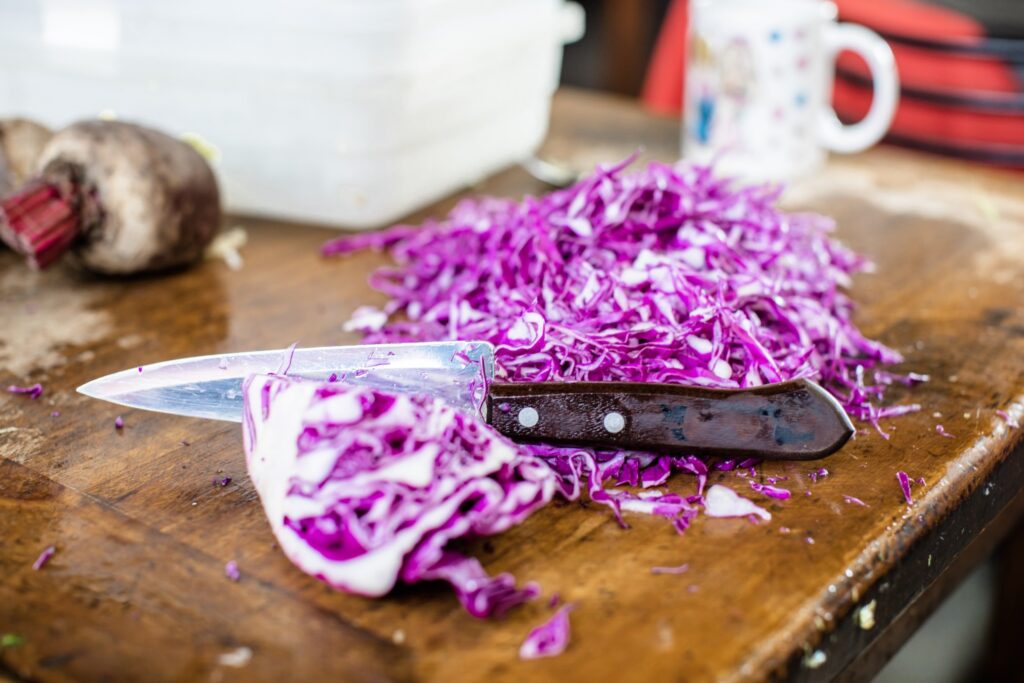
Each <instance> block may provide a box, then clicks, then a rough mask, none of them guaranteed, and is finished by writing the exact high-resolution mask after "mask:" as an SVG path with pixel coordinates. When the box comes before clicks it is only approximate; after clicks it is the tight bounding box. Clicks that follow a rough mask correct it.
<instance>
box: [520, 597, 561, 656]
mask: <svg viewBox="0 0 1024 683" xmlns="http://www.w3.org/2000/svg"><path fill="white" fill-rule="evenodd" d="M573 607H574V605H572V604H568V605H563V606H562V607H560V608H559V609H558V611H557V612H555V614H554V615H553V616H552V617H551V618H550V619H549V620H548V621H546V622H545V623H543V624H541V625H540V626H537V627H536V628H534V629H533V630H531V631H530V633H529V634H527V636H526V640H524V641H523V644H522V646H521V647H520V648H519V658H520V659H540V658H541V657H554V656H556V655H560V654H562V653H563V652H564V651H565V648H566V646H568V645H569V612H571V611H572V609H573Z"/></svg>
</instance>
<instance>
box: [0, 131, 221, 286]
mask: <svg viewBox="0 0 1024 683" xmlns="http://www.w3.org/2000/svg"><path fill="white" fill-rule="evenodd" d="M0 210H2V212H3V215H2V216H0V218H2V220H0V237H2V238H3V239H4V241H5V242H7V243H8V244H9V245H10V246H11V247H12V248H14V249H15V250H16V251H18V252H19V253H22V254H23V255H25V257H26V258H27V260H28V262H29V264H30V265H33V266H35V267H38V268H45V267H46V266H48V265H50V264H51V263H53V262H54V261H55V260H56V259H57V258H58V257H59V256H60V255H61V254H62V253H63V252H64V251H70V252H71V253H72V255H73V256H74V259H75V261H76V262H77V263H78V264H80V265H81V266H83V267H84V268H86V269H88V270H91V271H93V272H96V273H102V274H107V275H127V274H131V273H140V272H150V271H158V270H165V269H168V268H174V267H179V266H183V265H186V264H189V263H193V262H195V261H197V260H198V259H199V258H200V257H201V256H202V253H203V249H204V247H205V246H206V245H207V244H208V243H209V242H210V240H211V239H213V236H214V234H215V233H216V231H217V228H218V226H219V224H220V193H219V190H218V188H217V182H216V179H215V178H214V175H213V172H212V170H211V169H210V167H209V165H208V164H207V163H206V160H205V159H203V157H202V156H201V155H200V154H199V153H198V152H196V151H195V150H194V149H193V148H192V147H190V146H189V145H188V144H186V143H184V142H182V141H180V140H176V139H174V138H172V137H169V136H167V135H164V134H163V133H160V132H158V131H155V130H152V129H150V128H144V127H142V126H138V125H135V124H131V123H125V122H120V121H83V122H80V123H76V124H73V125H71V126H69V127H68V128H65V129H63V130H61V131H60V132H58V133H57V134H56V135H54V136H53V138H52V139H51V140H50V141H49V142H48V143H47V144H46V146H45V147H44V148H43V150H42V152H41V153H40V158H39V160H38V162H37V164H36V174H35V177H34V178H33V179H32V180H30V181H28V183H27V184H25V185H24V186H23V187H22V188H21V189H20V190H19V191H18V192H16V193H15V194H14V195H12V196H10V197H8V198H7V199H6V200H4V201H3V202H2V203H0Z"/></svg>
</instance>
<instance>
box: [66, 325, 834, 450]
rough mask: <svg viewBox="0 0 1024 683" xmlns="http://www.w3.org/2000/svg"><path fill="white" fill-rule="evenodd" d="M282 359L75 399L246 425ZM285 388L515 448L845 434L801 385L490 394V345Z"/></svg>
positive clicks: (425, 347) (303, 353) (268, 355)
mask: <svg viewBox="0 0 1024 683" xmlns="http://www.w3.org/2000/svg"><path fill="white" fill-rule="evenodd" d="M288 353H289V351H288V350H274V351H255V352H251V353H228V354H222V355H215V356H199V357H195V358H183V359H179V360H170V361H165V362H162V363H155V364H152V365H144V366H141V367H137V368H131V369H129V370H124V371H122V372H117V373H114V374H112V375H107V376H106V377H101V378H100V379H96V380H93V381H92V382H89V383H88V384H85V385H83V386H81V387H79V388H78V390H79V391H80V392H81V393H83V394H86V395H87V396H92V397H94V398H99V399H103V400H106V401H110V402H113V403H118V404H121V405H125V406H129V407H132V408H144V409H146V410H154V411H159V412H164V413H173V414H176V415H187V416H192V417H205V418H212V419H215V420H231V421H235V422H239V421H241V419H242V381H243V380H244V379H245V378H246V377H247V376H249V375H251V374H265V373H274V372H279V371H280V370H281V365H282V358H284V357H286V356H287V354H288ZM287 374H288V376H290V377H301V378H309V379H317V380H322V381H340V382H346V383H349V384H359V385H366V386H372V387H374V388H378V389H385V390H389V391H400V392H407V393H409V392H412V393H424V394H430V395H432V396H436V397H438V398H441V399H442V400H444V401H445V402H446V403H448V404H449V405H451V406H453V407H455V408H460V409H462V410H468V411H476V412H478V413H479V414H481V415H482V416H483V418H484V419H485V420H487V422H489V423H490V424H491V425H493V426H494V428H495V429H497V430H498V431H499V432H501V433H502V434H505V435H506V436H508V437H509V438H511V439H512V440H514V441H520V442H528V443H531V442H532V443H535V442H542V443H550V444H556V445H565V446H591V447H594V448H606V449H625V450H635V451H642V452H659V453H669V454H673V453H677V454H684V453H693V454H704V455H721V456H743V457H759V458H770V459H793V460H807V459H812V458H820V457H823V456H826V455H829V454H830V453H834V452H835V451H837V450H838V449H839V448H841V447H842V446H843V444H844V443H846V441H847V439H849V438H850V436H851V435H852V434H853V425H852V424H851V423H850V419H849V417H847V415H846V412H845V411H844V410H843V408H842V406H840V405H839V403H838V402H837V401H836V400H835V398H833V397H832V395H831V394H829V393H828V392H827V391H825V390H824V389H822V388H821V387H820V386H818V385H817V384H815V383H814V382H811V381H810V380H806V379H798V380H793V381H789V382H781V383H778V384H767V385H764V386H760V387H753V388H749V389H710V388H705V387H698V386H686V385H678V384H653V383H643V382H535V383H530V382H516V383H504V382H495V381H493V378H494V348H493V347H492V346H491V345H490V344H488V343H486V342H431V343H418V344H382V345H363V346H330V347H321V348H300V349H294V353H293V355H292V356H291V360H290V364H289V365H288V369H287Z"/></svg>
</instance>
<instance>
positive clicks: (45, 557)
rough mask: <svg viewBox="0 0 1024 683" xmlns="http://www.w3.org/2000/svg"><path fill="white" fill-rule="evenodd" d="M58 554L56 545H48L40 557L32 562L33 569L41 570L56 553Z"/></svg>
mask: <svg viewBox="0 0 1024 683" xmlns="http://www.w3.org/2000/svg"><path fill="white" fill-rule="evenodd" d="M56 554H57V548H56V547H55V546H52V545H51V546H47V547H46V548H45V549H44V550H43V552H41V553H39V557H37V558H36V561H35V562H33V563H32V569H35V570H36V571H39V570H40V569H42V568H43V567H45V566H46V563H47V562H49V561H50V558H52V557H53V556H54V555H56Z"/></svg>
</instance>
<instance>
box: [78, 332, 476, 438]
mask: <svg viewBox="0 0 1024 683" xmlns="http://www.w3.org/2000/svg"><path fill="white" fill-rule="evenodd" d="M288 353H289V350H288V349H277V350H272V351H252V352H247V353H226V354H218V355H212V356H196V357H193V358H180V359H177V360H169V361H164V362H161V363H153V364H150V365H142V366H139V367H136V368H131V369H128V370H122V371H121V372H115V373H114V374H112V375H107V376H106V377H100V378H99V379H95V380H93V381H91V382H88V383H87V384H83V385H82V386H80V387H78V391H79V392H80V393H82V394H85V395H86V396H91V397H92V398H98V399H101V400H104V401H109V402H111V403H117V404H119V405H123V406H128V407H130V408H142V409H145V410H152V411H156V412H161V413H171V414H174V415H185V416H190V417H203V418H208V419H213V420H226V421H229V422H241V420H242V382H243V380H245V378H246V377H248V376H249V375H251V374H264V373H272V372H275V371H277V370H278V368H279V367H281V364H282V360H283V359H285V358H286V357H287V354H288ZM288 375H289V376H290V377H305V378H309V379H318V380H328V379H330V377H331V375H336V379H337V380H338V381H343V382H345V383H347V384H360V385H365V386H372V387H374V388H378V389H386V390H389V391H401V392H406V393H425V394H430V395H432V396H436V397H438V398H441V399H443V400H444V401H445V402H446V403H448V404H449V405H451V406H453V407H455V408H460V409H462V410H475V411H478V412H479V411H480V410H481V409H482V406H483V405H484V393H485V391H486V386H487V384H488V383H489V382H490V381H491V379H492V378H493V376H494V348H493V347H492V346H491V345H490V344H489V343H487V342H428V343H417V344H382V345H360V346H324V347H317V348H298V349H295V350H294V355H293V356H292V358H291V364H290V366H289V368H288ZM481 380H484V381H481Z"/></svg>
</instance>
